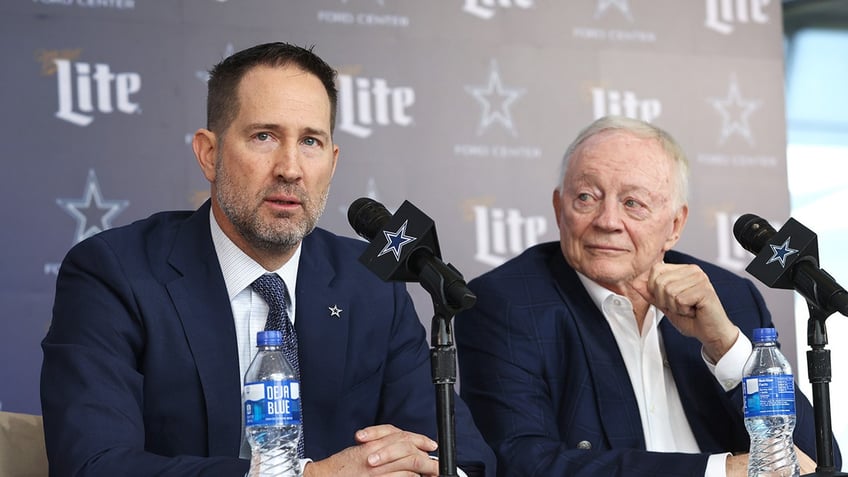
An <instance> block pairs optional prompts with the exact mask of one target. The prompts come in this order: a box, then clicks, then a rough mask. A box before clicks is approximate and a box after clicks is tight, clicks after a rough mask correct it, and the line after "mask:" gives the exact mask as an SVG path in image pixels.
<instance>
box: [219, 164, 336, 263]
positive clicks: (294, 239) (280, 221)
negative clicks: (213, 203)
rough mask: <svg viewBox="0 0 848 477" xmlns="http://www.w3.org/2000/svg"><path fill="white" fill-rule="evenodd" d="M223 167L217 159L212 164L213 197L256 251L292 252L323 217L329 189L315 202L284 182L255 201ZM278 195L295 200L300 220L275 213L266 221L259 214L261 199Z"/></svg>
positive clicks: (302, 191)
mask: <svg viewBox="0 0 848 477" xmlns="http://www.w3.org/2000/svg"><path fill="white" fill-rule="evenodd" d="M222 164H223V161H221V160H220V159H219V160H218V161H217V163H216V164H215V171H216V172H215V174H216V181H215V185H216V187H215V197H216V199H217V200H218V204H219V205H220V206H221V210H222V211H223V212H224V215H225V216H226V217H227V219H229V221H230V222H231V223H232V224H233V226H234V227H235V229H236V230H237V231H238V233H239V235H241V236H242V237H243V238H244V239H245V240H246V241H247V242H248V243H249V244H250V245H251V246H252V247H254V248H256V249H259V250H265V251H269V252H288V251H290V250H293V249H294V248H295V247H297V246H298V244H300V242H301V241H302V240H303V238H304V237H306V235H308V234H309V233H310V232H312V230H313V229H314V228H315V225H316V224H317V223H318V219H319V218H320V217H321V215H322V214H323V213H324V207H326V205H327V196H328V195H329V186H328V187H327V189H325V190H324V191H323V192H321V194H320V195H319V196H318V197H317V200H312V198H310V197H309V195H308V194H307V193H306V191H305V190H303V189H302V188H300V187H298V186H296V185H294V184H290V183H287V182H284V181H279V182H277V183H276V184H274V185H272V186H271V187H268V188H267V189H265V190H263V191H261V192H260V193H259V194H258V195H256V196H255V197H250V196H249V195H248V193H246V192H244V191H243V189H240V188H239V186H238V185H237V184H235V183H234V182H233V180H232V178H231V177H230V176H229V174H228V173H227V172H226V170H224V168H223V166H222ZM279 193H284V194H287V195H292V196H295V197H297V198H298V200H299V201H300V203H301V206H302V207H303V211H304V214H303V217H302V218H300V219H297V218H294V217H292V216H291V215H290V214H288V213H277V214H276V215H275V216H274V217H272V218H270V219H267V218H265V217H264V216H263V215H262V214H261V213H260V208H261V207H262V200H263V199H262V198H263V197H266V196H268V195H271V194H279Z"/></svg>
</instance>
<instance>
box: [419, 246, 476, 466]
mask: <svg viewBox="0 0 848 477" xmlns="http://www.w3.org/2000/svg"><path fill="white" fill-rule="evenodd" d="M414 258H415V257H410V261H412V260H414ZM417 262H418V263H419V266H420V267H421V274H420V283H421V286H422V287H424V289H425V290H427V291H428V292H429V293H430V296H431V298H432V299H433V310H434V314H433V321H432V322H431V324H430V344H431V346H432V347H431V348H430V371H431V373H432V376H433V384H434V385H435V387H436V424H437V427H438V438H439V439H438V440H439V476H440V477H456V476H457V475H458V474H457V473H456V416H455V403H454V384H456V347H455V346H454V344H453V331H452V328H451V318H453V317H454V315H456V314H457V313H459V312H460V311H463V310H467V309H469V308H471V307H472V306H474V302H475V301H476V300H477V297H476V296H474V294H473V293H472V292H471V291H470V290H469V289H468V288H467V287H466V286H465V282H464V281H463V280H462V276H461V275H460V274H459V272H458V271H457V270H456V269H455V268H453V266H452V265H450V264H447V265H445V264H436V263H433V262H430V263H421V262H422V261H420V260H419V261H417ZM442 267H444V268H442ZM448 267H450V268H449V269H448ZM446 277H447V279H446Z"/></svg>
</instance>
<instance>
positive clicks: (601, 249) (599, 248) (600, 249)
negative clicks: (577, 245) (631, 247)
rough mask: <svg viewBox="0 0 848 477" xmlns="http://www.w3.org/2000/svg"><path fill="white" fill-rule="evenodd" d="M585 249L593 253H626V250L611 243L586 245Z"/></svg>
mask: <svg viewBox="0 0 848 477" xmlns="http://www.w3.org/2000/svg"><path fill="white" fill-rule="evenodd" d="M586 250H588V251H590V252H593V253H616V254H617V253H626V252H627V250H626V249H623V248H619V247H614V246H611V245H587V246H586Z"/></svg>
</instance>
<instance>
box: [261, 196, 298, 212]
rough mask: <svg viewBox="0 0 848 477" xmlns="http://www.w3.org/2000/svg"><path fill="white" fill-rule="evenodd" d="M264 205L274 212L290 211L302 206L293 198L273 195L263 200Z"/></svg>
mask: <svg viewBox="0 0 848 477" xmlns="http://www.w3.org/2000/svg"><path fill="white" fill-rule="evenodd" d="M265 203H266V204H268V205H270V206H271V207H272V208H274V209H275V210H281V211H291V210H293V209H296V208H299V207H301V206H302V202H301V200H300V199H298V198H297V197H295V196H289V195H275V196H269V197H266V198H265Z"/></svg>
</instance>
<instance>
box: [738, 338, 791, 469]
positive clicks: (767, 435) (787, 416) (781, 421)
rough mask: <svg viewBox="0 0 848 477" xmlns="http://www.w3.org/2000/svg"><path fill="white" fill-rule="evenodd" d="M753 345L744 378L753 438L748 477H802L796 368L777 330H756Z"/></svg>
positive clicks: (745, 407)
mask: <svg viewBox="0 0 848 477" xmlns="http://www.w3.org/2000/svg"><path fill="white" fill-rule="evenodd" d="M753 344H754V349H753V351H752V352H751V356H750V357H749V358H748V361H747V362H746V363H745V368H744V370H743V374H742V376H743V378H742V392H743V410H744V414H745V427H746V428H747V429H748V435H749V436H750V437H751V449H750V456H749V460H748V477H798V475H799V474H800V473H801V471H800V467H799V465H798V457H797V455H796V454H795V446H794V443H793V440H792V432H793V430H794V429H795V382H794V380H793V376H792V367H791V366H790V365H789V361H787V360H786V357H785V356H783V353H781V352H780V349H779V348H778V347H777V331H776V330H775V329H774V328H757V329H755V330H754V343H753Z"/></svg>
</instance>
